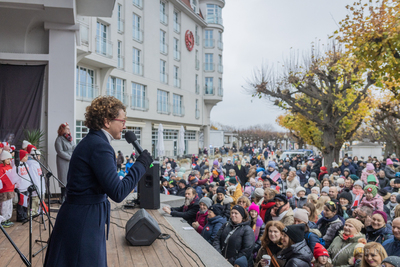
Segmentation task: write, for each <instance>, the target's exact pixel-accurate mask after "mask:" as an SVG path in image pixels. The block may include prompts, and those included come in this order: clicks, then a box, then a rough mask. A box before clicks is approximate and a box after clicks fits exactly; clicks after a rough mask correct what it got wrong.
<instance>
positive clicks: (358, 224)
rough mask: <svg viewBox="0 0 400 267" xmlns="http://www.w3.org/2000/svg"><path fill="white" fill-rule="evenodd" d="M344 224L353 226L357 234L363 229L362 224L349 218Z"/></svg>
mask: <svg viewBox="0 0 400 267" xmlns="http://www.w3.org/2000/svg"><path fill="white" fill-rule="evenodd" d="M346 222H347V223H350V224H351V225H353V226H354V228H356V229H357V233H359V232H360V231H361V229H362V228H363V227H364V224H363V223H362V222H361V221H359V220H357V219H353V218H350V219H347V220H346Z"/></svg>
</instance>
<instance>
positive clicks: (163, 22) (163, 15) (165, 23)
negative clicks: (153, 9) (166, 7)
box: [160, 12, 168, 25]
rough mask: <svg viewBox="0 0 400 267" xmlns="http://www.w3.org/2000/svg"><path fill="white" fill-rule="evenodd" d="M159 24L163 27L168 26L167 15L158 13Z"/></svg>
mask: <svg viewBox="0 0 400 267" xmlns="http://www.w3.org/2000/svg"><path fill="white" fill-rule="evenodd" d="M160 22H161V23H162V24H164V25H168V15H167V14H164V13H161V12H160Z"/></svg>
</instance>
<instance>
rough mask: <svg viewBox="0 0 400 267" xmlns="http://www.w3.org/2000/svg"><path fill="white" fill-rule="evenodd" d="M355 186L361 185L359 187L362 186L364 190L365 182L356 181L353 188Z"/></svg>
mask: <svg viewBox="0 0 400 267" xmlns="http://www.w3.org/2000/svg"><path fill="white" fill-rule="evenodd" d="M355 185H359V186H361V188H363V186H364V184H363V182H362V181H361V180H357V181H355V183H354V185H353V186H355Z"/></svg>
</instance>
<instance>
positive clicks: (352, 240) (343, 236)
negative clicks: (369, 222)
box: [328, 219, 365, 267]
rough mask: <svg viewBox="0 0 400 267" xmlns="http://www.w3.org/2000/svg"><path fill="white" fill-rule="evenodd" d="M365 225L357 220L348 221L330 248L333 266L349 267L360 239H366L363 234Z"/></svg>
mask: <svg viewBox="0 0 400 267" xmlns="http://www.w3.org/2000/svg"><path fill="white" fill-rule="evenodd" d="M363 227H364V225H363V224H362V223H361V222H360V221H359V220H357V219H347V220H346V222H345V224H344V227H343V230H342V231H339V235H338V236H336V237H335V239H334V240H333V242H332V244H331V245H330V246H329V248H328V253H329V255H332V257H333V258H332V264H333V266H340V267H345V266H349V259H350V258H351V257H352V256H353V252H354V248H355V247H356V245H357V243H358V240H359V239H360V238H365V235H364V234H362V233H361V229H362V228H363Z"/></svg>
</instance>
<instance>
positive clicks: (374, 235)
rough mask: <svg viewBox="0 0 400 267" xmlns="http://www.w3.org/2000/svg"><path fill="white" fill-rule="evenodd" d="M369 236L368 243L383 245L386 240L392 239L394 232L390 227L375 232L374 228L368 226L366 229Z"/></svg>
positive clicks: (367, 236) (367, 237)
mask: <svg viewBox="0 0 400 267" xmlns="http://www.w3.org/2000/svg"><path fill="white" fill-rule="evenodd" d="M366 230H367V234H366V235H365V236H366V239H367V242H377V243H380V244H382V243H383V242H384V241H385V240H388V239H390V238H391V237H392V235H393V234H392V231H391V229H389V228H388V227H386V226H385V227H382V228H381V229H378V230H375V229H374V228H372V226H368V227H367V228H366Z"/></svg>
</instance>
